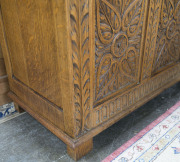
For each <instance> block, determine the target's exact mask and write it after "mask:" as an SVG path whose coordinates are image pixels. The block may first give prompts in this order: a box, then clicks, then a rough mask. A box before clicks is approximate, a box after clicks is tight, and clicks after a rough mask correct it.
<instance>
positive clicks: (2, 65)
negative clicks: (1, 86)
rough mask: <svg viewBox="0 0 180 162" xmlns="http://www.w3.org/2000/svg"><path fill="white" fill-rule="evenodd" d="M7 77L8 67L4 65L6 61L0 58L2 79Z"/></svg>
mask: <svg viewBox="0 0 180 162" xmlns="http://www.w3.org/2000/svg"><path fill="white" fill-rule="evenodd" d="M4 75H6V67H5V64H4V59H3V58H0V77H1V76H4Z"/></svg>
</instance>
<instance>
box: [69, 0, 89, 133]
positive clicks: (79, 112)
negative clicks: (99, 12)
mask: <svg viewBox="0 0 180 162" xmlns="http://www.w3.org/2000/svg"><path fill="white" fill-rule="evenodd" d="M70 23H71V33H70V36H71V45H72V60H73V79H74V105H75V111H76V113H75V119H76V136H79V135H81V134H83V133H85V132H86V131H87V130H88V129H89V127H90V123H89V117H90V103H89V99H90V67H89V62H90V60H89V0H70Z"/></svg>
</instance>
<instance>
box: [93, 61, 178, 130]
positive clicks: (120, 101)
mask: <svg viewBox="0 0 180 162" xmlns="http://www.w3.org/2000/svg"><path fill="white" fill-rule="evenodd" d="M179 69H180V64H178V65H177V66H175V67H172V68H171V69H169V70H167V71H165V72H163V73H161V74H160V75H157V76H154V77H153V78H152V79H150V80H148V81H146V82H145V83H142V84H140V85H138V86H136V87H134V88H132V89H130V90H129V91H127V92H125V93H124V94H122V95H120V96H117V97H115V98H113V99H111V100H108V101H107V102H105V103H104V104H102V105H100V106H98V107H96V108H95V109H94V110H93V116H94V125H93V127H96V126H98V125H100V124H102V123H103V122H105V121H107V120H108V119H110V118H113V117H114V116H116V115H117V114H122V115H123V114H124V113H127V112H128V111H129V109H130V108H131V107H132V106H134V105H135V104H136V103H138V102H139V101H141V100H146V97H149V95H151V94H152V93H153V92H155V91H156V90H158V89H160V88H162V87H164V86H165V85H166V84H168V83H171V82H172V80H174V79H177V78H179V77H180V70H179Z"/></svg>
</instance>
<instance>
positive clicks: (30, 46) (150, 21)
mask: <svg viewBox="0 0 180 162" xmlns="http://www.w3.org/2000/svg"><path fill="white" fill-rule="evenodd" d="M0 6H1V16H0V36H1V38H0V40H1V47H2V51H3V54H4V57H5V62H6V67H7V72H8V77H9V84H10V92H9V96H10V97H11V98H12V99H13V101H14V102H15V103H16V108H17V109H18V110H19V111H20V110H21V109H24V110H26V111H27V112H28V113H29V114H31V115H32V116H33V117H34V118H35V119H37V120H38V121H39V122H40V123H42V124H43V125H44V126H45V127H46V128H48V129H49V130H50V131H51V132H52V133H54V134H55V135H56V136H57V137H59V138H60V139H61V140H62V141H64V143H66V144H67V152H68V154H69V155H70V156H71V157H72V158H74V159H75V160H77V159H79V158H80V157H82V156H84V155H85V154H87V153H88V152H89V151H90V150H91V149H92V147H93V137H94V136H96V135H97V134H98V133H100V132H101V131H103V130H104V129H106V128H108V127H109V126H110V125H112V124H114V123H115V122H117V121H118V120H119V119H120V118H122V117H124V116H125V115H127V114H129V113H130V112H132V111H134V110H135V109H136V108H138V107H139V106H141V105H142V104H144V103H145V102H147V101H149V100H150V99H152V98H153V97H154V96H156V95H157V94H159V93H160V92H162V91H163V90H164V89H166V88H168V87H170V86H171V85H173V84H175V83H176V82H178V81H180V0H0ZM18 106H20V107H18Z"/></svg>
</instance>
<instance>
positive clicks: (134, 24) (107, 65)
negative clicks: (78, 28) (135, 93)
mask: <svg viewBox="0 0 180 162" xmlns="http://www.w3.org/2000/svg"><path fill="white" fill-rule="evenodd" d="M144 8H145V1H144V0H128V1H124V0H96V53H95V79H96V81H95V100H96V101H97V100H100V99H103V98H104V97H105V96H108V95H110V94H112V93H114V92H116V91H118V90H120V89H122V88H124V87H126V86H128V85H131V84H136V83H137V81H138V74H139V73H138V72H139V71H138V69H139V68H138V67H139V66H140V44H141V37H142V36H141V35H142V26H143V17H144V14H143V13H144Z"/></svg>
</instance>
